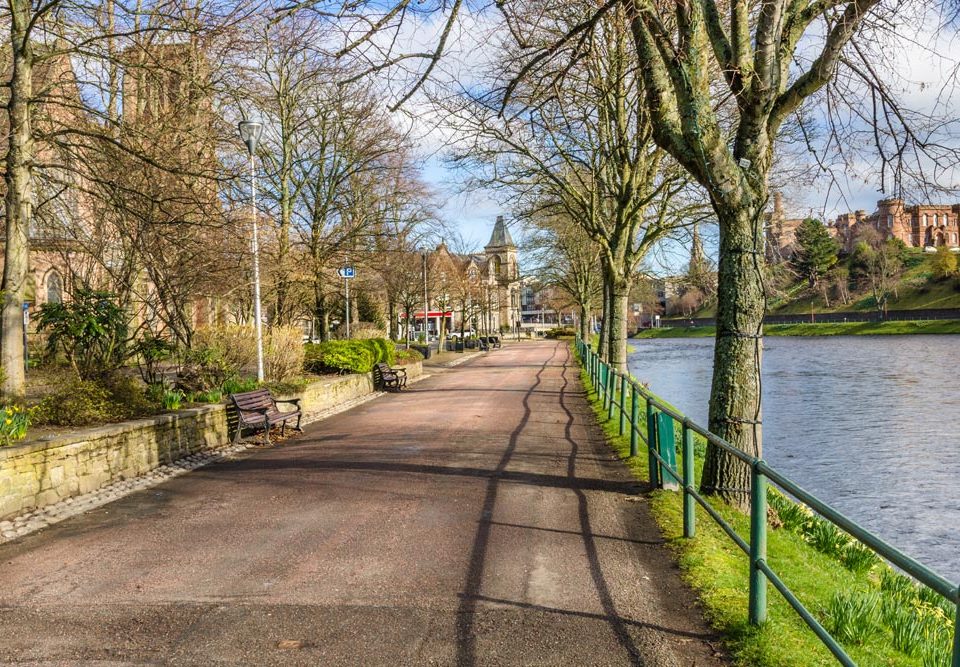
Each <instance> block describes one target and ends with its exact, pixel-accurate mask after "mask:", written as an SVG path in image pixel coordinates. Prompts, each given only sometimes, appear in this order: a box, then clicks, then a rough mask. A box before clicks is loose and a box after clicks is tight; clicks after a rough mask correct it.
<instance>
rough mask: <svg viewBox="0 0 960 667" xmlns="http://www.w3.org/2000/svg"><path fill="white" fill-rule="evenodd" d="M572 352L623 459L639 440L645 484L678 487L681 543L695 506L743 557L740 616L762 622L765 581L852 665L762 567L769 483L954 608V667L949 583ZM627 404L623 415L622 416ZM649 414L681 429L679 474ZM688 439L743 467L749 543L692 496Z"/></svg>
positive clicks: (956, 598) (690, 530)
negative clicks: (745, 588)
mask: <svg viewBox="0 0 960 667" xmlns="http://www.w3.org/2000/svg"><path fill="white" fill-rule="evenodd" d="M576 349H577V353H578V356H579V358H580V360H581V363H582V364H583V365H584V368H585V370H586V371H587V376H588V377H589V379H590V383H591V388H592V389H594V390H595V391H596V392H597V394H598V396H599V398H601V400H602V406H603V410H604V411H605V412H606V415H607V419H608V420H612V419H613V417H614V413H615V411H619V419H620V420H619V428H618V432H619V433H620V435H624V433H625V431H626V428H627V426H628V425H629V428H630V455H631V456H632V457H635V456H638V455H639V441H641V440H642V441H643V442H644V444H645V446H646V448H647V453H648V463H649V471H650V482H651V483H652V484H654V485H655V486H661V487H663V486H665V485H668V484H669V482H665V480H666V479H672V480H677V481H679V482H680V491H681V493H682V497H683V535H684V537H686V538H693V537H695V535H696V515H695V511H694V508H695V505H700V506H701V507H702V508H703V509H704V510H705V511H706V513H707V514H708V515H709V516H710V517H711V518H712V519H713V520H714V521H715V522H716V523H717V524H718V525H719V526H720V528H721V529H722V530H723V532H724V533H725V534H726V535H727V536H728V537H729V538H730V539H731V540H732V541H733V542H734V543H735V544H736V545H737V546H738V547H739V548H740V549H741V550H743V552H744V553H745V554H747V555H748V557H749V559H750V589H749V610H748V615H749V619H750V622H751V623H753V624H757V625H759V624H761V623H763V622H764V621H765V620H766V616H767V601H766V591H767V582H768V581H769V582H770V583H771V584H772V585H773V587H774V588H775V589H776V590H777V591H778V592H779V593H780V594H781V595H782V596H783V598H784V599H785V600H786V601H787V603H788V604H789V605H790V606H791V607H792V608H793V609H794V610H795V611H796V612H797V614H798V615H799V616H800V617H801V619H803V621H804V622H805V623H806V624H807V625H808V626H809V627H810V629H811V630H812V631H813V632H814V633H815V634H816V635H817V637H818V638H819V639H820V641H822V642H823V644H824V645H825V646H826V647H827V648H828V649H829V650H830V652H831V653H832V654H833V655H834V656H835V657H836V658H837V660H838V661H839V662H840V663H841V664H843V665H855V664H856V663H855V662H854V661H853V659H852V658H850V656H849V655H848V654H847V653H846V651H844V649H843V647H842V646H841V645H840V644H839V643H838V642H837V640H836V639H834V638H833V636H832V635H830V633H829V632H828V631H827V630H826V629H825V628H824V627H823V625H821V624H820V622H819V621H818V620H817V619H816V617H815V616H814V615H813V614H812V613H811V612H810V610H808V609H807V608H806V607H805V606H804V605H803V603H802V602H801V601H800V600H799V599H798V598H797V596H796V595H795V594H794V592H793V591H791V590H790V588H789V587H788V586H787V585H786V583H785V582H784V581H783V580H782V579H781V578H780V577H779V575H778V574H777V573H776V572H775V571H774V570H773V569H772V568H771V567H770V564H769V563H768V562H767V486H768V483H773V484H774V485H775V486H777V487H778V488H779V489H780V490H782V491H784V492H785V493H787V494H788V495H790V496H792V497H793V498H795V499H796V500H798V501H800V502H801V503H803V504H805V505H807V506H808V507H810V508H811V509H812V510H813V511H815V512H816V513H817V514H819V515H820V516H822V517H823V518H824V519H826V520H827V521H829V522H830V523H832V524H833V525H835V526H836V527H838V528H840V529H841V530H843V531H845V532H846V533H848V534H850V535H852V536H853V537H855V538H856V539H857V540H859V541H860V542H861V543H863V544H864V545H866V546H867V547H868V548H870V549H871V550H872V551H873V552H874V553H876V554H877V555H879V556H880V557H882V558H884V559H886V560H887V561H888V562H890V563H892V564H894V565H896V566H897V567H898V568H900V569H901V570H903V571H904V572H906V573H907V574H909V575H910V576H912V577H913V578H914V579H916V580H917V581H919V582H920V583H921V584H923V585H924V586H927V587H928V588H930V589H932V590H934V591H936V592H937V593H939V594H940V595H942V596H943V597H944V598H946V599H948V600H950V601H951V602H953V603H954V604H955V605H957V612H956V616H955V622H954V636H953V657H952V662H951V665H952V667H960V633H958V632H957V628H958V627H960V586H958V585H957V584H955V583H952V582H950V581H949V580H947V579H946V578H945V577H943V576H941V575H940V574H938V573H936V572H934V571H933V570H932V569H931V568H929V567H927V566H926V565H924V564H922V563H920V562H919V561H917V560H916V559H914V558H912V557H910V556H908V555H907V554H905V553H903V552H902V551H900V550H899V549H897V548H896V547H894V546H893V545H891V544H889V543H887V542H886V541H884V540H883V539H881V538H880V537H878V536H876V535H874V534H873V533H871V532H870V531H869V530H867V529H866V528H863V527H862V526H860V525H859V524H857V523H856V522H855V521H853V520H852V519H850V518H849V517H847V516H845V515H844V514H843V513H841V512H840V511H838V510H837V509H836V508H834V507H832V506H830V505H829V504H828V503H826V502H824V501H822V500H820V499H819V498H817V497H816V496H814V495H813V494H812V493H810V492H808V491H806V490H805V489H803V487H801V486H800V485H799V484H797V483H796V482H794V481H793V480H791V479H789V478H788V477H786V476H785V475H783V474H781V473H780V472H778V471H777V470H775V469H774V468H771V467H770V466H769V465H767V463H766V462H765V461H763V459H760V458H757V457H754V456H751V455H750V454H748V453H746V452H744V451H742V450H740V449H737V448H736V447H734V446H733V445H732V444H730V443H729V442H727V441H726V440H724V439H723V438H721V437H719V436H718V435H716V434H714V433H711V432H710V431H708V430H707V429H705V428H703V427H702V426H699V425H697V424H695V423H694V422H693V421H691V420H690V418H689V417H687V416H686V415H684V414H683V413H681V412H679V411H677V410H676V409H675V408H673V407H672V406H670V405H668V404H666V403H664V402H663V401H662V400H661V399H660V398H659V397H657V396H656V395H655V394H653V393H652V392H650V391H649V390H648V389H647V388H646V387H644V386H643V385H641V384H639V383H638V382H637V381H636V380H635V379H633V378H632V377H629V376H628V375H627V374H623V373H618V372H617V371H616V370H615V369H613V368H611V367H610V366H609V365H608V364H607V363H606V362H604V361H603V360H602V359H600V357H599V355H597V353H596V352H594V351H593V350H592V349H591V348H590V346H589V345H587V344H586V343H585V342H584V341H583V340H582V339H580V338H579V337H578V338H577V340H576ZM618 380H619V382H618ZM618 390H619V391H618ZM618 393H619V398H618ZM628 393H629V394H630V400H629V401H628V400H627V394H628ZM638 398H639V399H642V400H643V402H644V403H645V405H646V411H645V412H646V426H647V429H646V431H647V433H646V437H644V434H643V433H642V431H641V428H640V422H639V412H640V411H639V400H638ZM628 406H629V416H628V415H627V409H628ZM657 412H660V413H663V414H665V415H667V416H669V417H670V419H671V425H672V426H673V427H674V429H675V428H676V425H680V426H681V429H682V431H681V433H682V438H681V441H682V444H681V447H682V454H681V457H682V458H681V468H682V470H677V469H676V467H674V466H673V465H672V464H671V463H670V462H669V461H668V460H667V459H666V458H664V457H663V456H662V455H661V452H660V451H658V450H659V442H660V434H659V433H658V431H657V427H656V423H655V422H656V420H655V415H656V413H657ZM694 433H696V434H698V435H700V436H701V437H703V438H704V439H706V441H707V442H708V443H710V444H712V445H715V446H717V447H720V448H721V449H723V450H724V451H725V452H727V453H729V454H730V455H732V456H734V457H736V458H737V459H739V460H740V461H742V462H743V463H744V464H746V465H748V466H749V467H750V471H751V475H750V476H751V485H750V538H749V540H746V539H744V538H743V537H741V536H740V535H739V534H738V533H737V531H736V529H735V528H734V527H733V526H731V525H730V523H729V522H727V521H726V520H725V519H724V518H723V516H722V515H721V514H720V513H719V512H718V511H717V510H716V508H714V507H713V506H712V505H711V504H710V502H709V501H708V500H707V498H705V497H704V496H703V495H701V494H700V493H699V492H698V491H697V489H696V483H695V478H694V438H693V434H694Z"/></svg>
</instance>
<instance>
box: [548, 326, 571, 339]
mask: <svg viewBox="0 0 960 667" xmlns="http://www.w3.org/2000/svg"><path fill="white" fill-rule="evenodd" d="M574 336H576V332H575V331H574V330H573V327H554V328H553V329H548V330H547V333H546V337H547V338H551V339H554V340H556V339H558V338H573V337H574Z"/></svg>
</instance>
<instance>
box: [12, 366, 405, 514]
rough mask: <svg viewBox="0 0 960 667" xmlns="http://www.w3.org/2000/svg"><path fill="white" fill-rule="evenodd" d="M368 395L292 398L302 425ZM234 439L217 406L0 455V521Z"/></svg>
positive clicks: (344, 382) (332, 386) (323, 392)
mask: <svg viewBox="0 0 960 667" xmlns="http://www.w3.org/2000/svg"><path fill="white" fill-rule="evenodd" d="M407 368H408V374H409V376H410V378H416V377H419V376H420V375H421V374H422V366H421V364H420V363H416V364H411V365H410V366H408V367H407ZM373 392H374V385H373V377H372V376H371V375H370V374H366V375H344V376H339V377H335V378H329V379H323V380H320V381H318V382H314V383H312V384H310V385H308V386H307V387H306V388H305V389H304V391H303V392H302V393H300V394H298V396H299V397H300V398H301V407H302V409H303V413H304V419H303V421H304V423H309V422H311V421H316V420H317V419H319V418H321V417H322V416H324V415H325V414H326V413H329V412H331V411H334V410H336V408H337V407H338V406H343V405H344V404H349V403H352V402H354V401H357V400H359V399H362V398H363V397H364V396H368V395H370V394H372V393H373ZM292 397H293V396H290V397H288V398H292ZM232 436H233V431H232V430H231V428H230V427H229V426H228V411H227V409H226V406H225V405H223V404H219V405H207V406H202V407H197V408H188V409H186V410H179V411H178V412H174V413H169V414H165V415H158V416H156V417H149V418H146V419H137V420H134V421H127V422H120V423H118V424H107V425H105V426H98V427H93V428H87V429H82V430H78V431H74V432H71V433H65V434H62V435H56V436H46V437H44V438H40V439H37V440H32V441H27V442H24V443H21V444H18V445H15V446H12V447H0V520H3V519H7V518H9V517H14V516H18V515H20V514H23V513H24V512H28V511H30V510H33V509H37V508H40V507H43V506H45V505H50V504H52V503H55V502H57V501H59V500H63V499H64V498H70V497H74V496H78V495H81V494H84V493H89V492H91V491H95V490H97V489H99V488H101V487H103V486H105V485H107V484H110V483H112V482H116V481H118V480H123V479H130V478H133V477H138V476H140V475H143V474H146V473H148V472H150V471H151V470H153V469H154V468H156V467H158V466H161V465H164V464H167V463H171V462H173V461H176V460H178V459H181V458H183V457H185V456H189V455H191V454H195V453H197V452H202V451H209V450H212V449H217V448H220V447H223V446H225V445H227V444H228V443H229V442H230V438H231V437H232Z"/></svg>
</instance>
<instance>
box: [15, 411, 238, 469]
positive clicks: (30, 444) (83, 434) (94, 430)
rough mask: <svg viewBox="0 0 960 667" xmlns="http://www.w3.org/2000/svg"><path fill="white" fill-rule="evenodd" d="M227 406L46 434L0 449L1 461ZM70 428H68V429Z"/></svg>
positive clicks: (175, 420)
mask: <svg viewBox="0 0 960 667" xmlns="http://www.w3.org/2000/svg"><path fill="white" fill-rule="evenodd" d="M226 407H227V406H226V404H225V403H211V404H210V405H199V406H196V407H191V408H183V409H182V410H177V411H176V412H165V413H163V414H159V415H151V416H149V417H140V418H138V419H128V420H127V421H122V422H114V423H111V424H101V425H98V426H87V427H78V428H76V429H74V430H71V431H66V432H64V433H56V434H51V435H44V436H41V437H39V438H33V439H31V440H25V441H24V442H21V443H18V444H16V445H10V446H8V447H0V461H3V460H5V459H12V458H16V457H18V456H22V455H24V454H32V453H34V452H38V451H41V450H44V449H54V448H56V447H65V446H67V445H72V444H75V443H78V442H89V441H91V440H101V439H103V438H109V437H112V436H115V435H121V434H123V433H129V432H131V431H139V430H142V429H148V428H153V427H155V426H163V425H165V424H173V423H176V422H177V421H179V420H180V419H182V418H187V417H199V416H200V415H204V414H209V413H212V412H220V411H223V410H225V409H226ZM65 428H69V427H65Z"/></svg>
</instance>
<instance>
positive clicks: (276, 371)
mask: <svg viewBox="0 0 960 667" xmlns="http://www.w3.org/2000/svg"><path fill="white" fill-rule="evenodd" d="M263 343H264V344H263V364H264V371H265V372H266V376H267V379H268V380H270V381H272V382H291V381H292V380H295V379H296V378H297V377H299V376H300V374H301V373H302V372H303V362H304V356H305V352H304V345H303V331H302V330H301V329H300V327H272V328H271V329H270V331H269V332H268V334H267V336H266V337H265V339H264V341H263Z"/></svg>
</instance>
